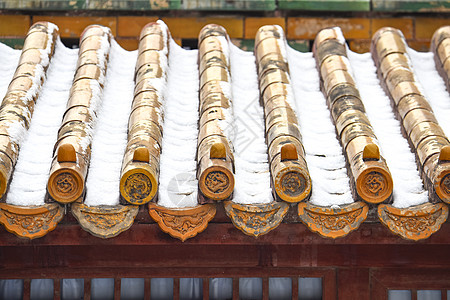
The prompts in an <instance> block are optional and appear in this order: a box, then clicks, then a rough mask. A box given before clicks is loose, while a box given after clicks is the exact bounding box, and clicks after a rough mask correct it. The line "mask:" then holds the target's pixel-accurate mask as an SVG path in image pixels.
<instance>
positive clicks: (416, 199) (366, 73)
mask: <svg viewBox="0 0 450 300" xmlns="http://www.w3.org/2000/svg"><path fill="white" fill-rule="evenodd" d="M347 55H348V58H349V60H350V63H351V66H352V68H353V72H354V74H353V77H354V79H355V81H356V84H357V86H358V89H359V92H360V94H361V98H362V101H363V103H364V106H365V108H366V114H367V116H368V118H369V120H370V123H371V124H372V127H373V129H374V132H375V135H376V136H377V138H378V141H379V143H380V152H381V154H382V156H383V157H384V158H385V159H386V163H387V165H388V168H389V170H390V172H391V174H392V180H393V182H394V191H393V199H394V202H393V204H392V205H393V206H395V207H398V208H406V207H410V206H414V205H418V204H422V203H425V202H428V192H427V191H426V190H425V189H424V187H423V183H422V179H421V178H420V174H419V171H418V170H417V165H416V162H415V156H414V154H413V153H412V152H411V150H410V148H409V145H408V142H407V140H406V139H405V138H404V137H403V135H402V133H401V129H400V128H401V125H400V122H399V121H398V120H397V119H396V118H395V116H394V113H393V111H392V108H391V104H390V99H389V97H388V96H387V95H386V94H385V92H384V90H383V88H382V87H381V85H380V81H379V79H378V77H377V74H376V67H375V64H374V62H373V60H372V58H371V54H370V53H364V54H358V53H355V52H352V51H350V50H349V49H347ZM422 63H425V62H421V64H422ZM433 65H434V62H433ZM419 70H420V69H417V70H416V72H419ZM419 73H421V72H419ZM443 88H444V90H445V87H444V86H443Z"/></svg>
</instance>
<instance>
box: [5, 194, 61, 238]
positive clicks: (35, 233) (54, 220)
mask: <svg viewBox="0 0 450 300" xmlns="http://www.w3.org/2000/svg"><path fill="white" fill-rule="evenodd" d="M63 216H64V208H63V207H62V206H60V205H59V204H56V203H52V204H44V205H42V206H31V207H26V206H16V205H10V204H6V203H0V223H2V224H3V226H5V228H6V230H8V231H9V232H11V233H14V234H15V235H17V236H19V237H23V238H27V239H35V238H39V237H43V236H44V235H46V234H47V233H48V232H50V231H52V230H53V229H55V228H56V225H58V223H59V221H61V219H62V218H63Z"/></svg>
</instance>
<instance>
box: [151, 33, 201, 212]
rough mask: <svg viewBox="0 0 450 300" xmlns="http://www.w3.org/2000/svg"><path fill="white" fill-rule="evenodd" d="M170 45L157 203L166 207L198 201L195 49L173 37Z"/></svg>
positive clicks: (191, 205) (197, 90) (194, 204)
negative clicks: (180, 44)
mask: <svg viewBox="0 0 450 300" xmlns="http://www.w3.org/2000/svg"><path fill="white" fill-rule="evenodd" d="M169 48H170V51H169V70H168V74H167V85H166V89H165V94H164V101H163V105H164V126H163V136H164V138H163V142H162V153H161V158H160V175H159V188H158V204H159V205H161V206H164V207H167V208H184V207H195V206H197V205H198V203H197V189H198V181H197V177H196V172H197V162H196V153H197V136H198V126H197V124H198V119H199V113H198V105H199V79H198V77H199V74H198V64H197V58H198V51H197V50H185V49H183V48H181V47H180V46H178V45H177V44H176V43H175V42H174V41H173V39H170V45H169Z"/></svg>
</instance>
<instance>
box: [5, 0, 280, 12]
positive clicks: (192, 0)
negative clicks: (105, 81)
mask: <svg viewBox="0 0 450 300" xmlns="http://www.w3.org/2000/svg"><path fill="white" fill-rule="evenodd" d="M275 1H276V0H245V1H240V0H225V1H224V0H4V1H0V9H30V10H136V11H139V10H170V9H183V10H254V11H268V10H269V11H270V10H275V9H276V2H275Z"/></svg>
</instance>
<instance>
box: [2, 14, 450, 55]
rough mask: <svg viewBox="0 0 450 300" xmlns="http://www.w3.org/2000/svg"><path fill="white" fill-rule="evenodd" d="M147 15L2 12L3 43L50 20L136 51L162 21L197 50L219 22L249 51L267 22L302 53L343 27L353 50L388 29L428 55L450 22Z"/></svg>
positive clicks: (430, 17)
mask: <svg viewBox="0 0 450 300" xmlns="http://www.w3.org/2000/svg"><path fill="white" fill-rule="evenodd" d="M145 13H146V14H147V15H150V16H142V12H124V11H73V12H70V11H57V12H47V11H37V10H27V11H12V10H3V11H1V10H0V42H2V43H5V44H7V45H10V46H12V47H15V48H20V47H21V46H22V44H23V40H24V38H25V34H26V32H27V30H28V28H29V26H30V25H31V24H33V23H34V22H37V21H43V20H45V21H50V22H53V23H55V24H56V25H58V27H59V28H60V35H61V38H62V39H63V40H64V39H69V40H70V42H72V43H74V44H76V41H77V40H78V38H79V36H80V34H81V32H82V31H83V30H84V28H85V27H86V26H88V25H90V24H101V25H104V26H108V27H109V28H111V30H112V32H113V34H114V36H115V37H116V40H117V41H118V42H119V44H120V45H121V46H122V47H124V48H125V49H127V50H134V49H137V46H138V36H139V33H140V30H141V29H142V28H143V26H144V25H145V24H147V23H149V22H154V21H156V20H157V19H158V18H161V19H163V20H164V21H165V22H166V23H167V25H168V26H169V28H170V31H171V33H172V35H173V38H174V39H175V40H176V41H177V42H178V43H179V44H183V45H185V46H186V45H187V46H190V45H194V46H195V44H196V43H195V41H193V40H195V39H196V38H197V36H198V34H199V32H200V30H201V28H202V27H203V26H204V25H206V24H209V23H218V24H220V25H222V26H224V27H225V28H226V29H227V31H228V33H229V35H230V37H231V38H232V39H233V40H234V42H235V43H236V44H237V45H239V46H240V47H241V48H243V49H245V50H253V45H254V38H255V33H256V31H257V29H258V28H259V27H261V26H263V25H267V24H278V25H280V26H281V27H283V29H284V30H285V32H286V35H287V38H288V40H289V43H290V45H291V46H292V47H294V48H295V49H297V50H300V51H310V47H311V45H312V42H313V41H314V38H315V36H316V34H317V32H319V31H320V30H321V29H323V28H325V27H330V26H339V27H341V28H342V30H343V32H344V35H345V37H346V39H347V40H348V41H349V45H350V48H351V49H352V50H353V51H356V52H367V51H369V47H370V39H371V37H372V35H373V34H374V33H375V31H376V30H377V29H379V28H381V27H384V26H392V27H396V28H398V29H400V30H401V31H402V32H403V34H404V35H405V37H406V39H407V40H408V44H409V45H410V46H411V47H412V48H414V49H416V50H419V51H428V48H429V46H430V39H431V36H432V34H433V33H434V31H435V30H436V29H438V28H439V27H441V26H444V25H449V24H450V19H449V16H450V15H449V14H448V13H431V14H430V13H426V14H424V13H407V14H405V13H402V14H400V15H399V14H395V13H383V14H382V15H381V14H380V13H378V12H354V13H340V12H324V11H320V12H311V11H308V12H305V11H265V12H261V11H239V12H235V11H232V12H230V11H226V12H225V11H221V12H205V11H179V10H177V11H147V12H145ZM68 14H70V16H68ZM137 14H139V15H137ZM349 16H350V17H349Z"/></svg>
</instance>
